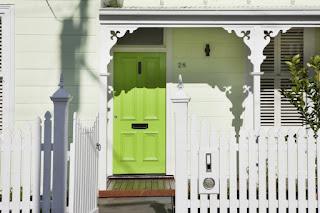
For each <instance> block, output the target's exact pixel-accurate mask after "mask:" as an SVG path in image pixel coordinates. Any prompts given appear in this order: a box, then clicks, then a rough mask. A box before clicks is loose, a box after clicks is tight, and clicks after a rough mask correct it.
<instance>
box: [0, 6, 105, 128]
mask: <svg viewBox="0 0 320 213" xmlns="http://www.w3.org/2000/svg"><path fill="white" fill-rule="evenodd" d="M48 2H49V3H50V6H51V9H52V11H51V9H50V6H49V5H48V4H47V3H46V1H44V0H11V1H9V0H2V1H1V3H11V4H14V5H15V26H16V32H15V33H16V35H15V53H16V54H15V60H16V61H15V66H16V71H15V88H16V91H15V103H16V104H15V119H16V121H17V123H18V124H19V123H22V122H24V121H26V120H32V119H34V118H35V116H38V115H43V114H44V113H45V111H46V110H48V109H49V110H52V102H51V100H50V98H49V96H50V95H52V94H53V92H54V91H55V90H56V88H57V84H58V83H59V75H60V72H61V71H63V73H64V78H65V82H66V89H67V90H68V91H69V92H70V93H71V94H72V96H73V97H74V98H73V100H72V102H71V110H70V111H71V112H74V111H78V112H80V115H81V116H82V117H83V118H84V119H87V118H93V117H94V116H96V115H97V113H98V101H99V100H98V95H99V94H98V92H99V91H98V83H97V81H98V75H97V68H98V63H99V62H98V56H97V54H96V51H97V47H98V45H97V37H96V34H97V32H96V30H97V24H98V21H97V17H98V8H99V2H98V1H96V0H65V1H62V0H54V1H52V0H49V1H48ZM55 16H56V17H55ZM70 116H71V115H70Z"/></svg>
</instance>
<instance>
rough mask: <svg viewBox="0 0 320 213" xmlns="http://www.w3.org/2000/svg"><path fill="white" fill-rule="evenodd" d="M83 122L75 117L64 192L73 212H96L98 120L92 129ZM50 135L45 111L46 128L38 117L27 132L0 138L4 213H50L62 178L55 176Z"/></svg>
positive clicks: (6, 133) (1, 209)
mask: <svg viewBox="0 0 320 213" xmlns="http://www.w3.org/2000/svg"><path fill="white" fill-rule="evenodd" d="M83 123H85V122H80V121H79V119H78V118H76V117H75V119H74V124H73V131H74V135H73V143H71V145H70V154H69V155H70V159H69V160H68V161H67V162H66V165H67V164H69V165H70V169H69V175H68V183H69V185H68V188H69V190H68V189H67V188H66V189H65V190H64V192H65V193H66V194H68V202H69V204H68V202H67V205H66V208H65V209H66V211H67V212H69V213H94V212H98V209H97V175H98V151H97V145H98V119H96V120H95V121H94V123H93V125H92V127H85V126H84V124H83ZM52 133H53V127H52V121H51V114H50V113H49V112H47V113H46V115H45V120H44V123H43V125H41V120H40V119H37V120H36V121H35V122H34V123H33V124H27V125H26V127H25V128H22V129H20V130H16V131H4V132H3V133H2V134H0V150H1V152H0V162H1V167H0V212H1V213H9V212H12V213H18V212H19V213H20V211H22V212H30V211H32V212H40V211H41V212H43V213H46V212H48V213H49V212H52V211H53V209H54V208H55V206H54V200H55V199H56V197H54V194H53V193H52V189H53V179H54V178H55V177H57V176H60V175H61V174H58V173H54V172H53V164H54V162H53V161H54V158H53V156H54V155H55V153H56V151H55V150H54V141H53V140H52V138H53V137H52ZM42 136H43V137H42ZM60 196H63V195H60Z"/></svg>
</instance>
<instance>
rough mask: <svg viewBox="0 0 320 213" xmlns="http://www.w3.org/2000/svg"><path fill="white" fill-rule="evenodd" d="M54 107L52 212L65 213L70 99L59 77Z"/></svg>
mask: <svg viewBox="0 0 320 213" xmlns="http://www.w3.org/2000/svg"><path fill="white" fill-rule="evenodd" d="M50 98H51V100H52V101H53V105H54V135H53V136H54V143H53V153H54V154H53V177H52V212H53V213H61V212H66V200H67V161H68V158H67V157H68V107H69V103H70V101H71V99H72V97H71V95H70V94H69V93H68V92H67V91H66V90H65V89H64V82H63V76H62V75H61V78H60V83H59V89H58V90H57V91H56V92H55V93H54V94H53V95H52V96H51V97H50Z"/></svg>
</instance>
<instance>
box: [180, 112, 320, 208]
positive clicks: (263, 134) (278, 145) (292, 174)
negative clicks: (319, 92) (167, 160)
mask: <svg viewBox="0 0 320 213" xmlns="http://www.w3.org/2000/svg"><path fill="white" fill-rule="evenodd" d="M189 123H191V124H190V126H189V128H188V129H189V134H190V135H189V137H188V138H189V140H188V143H187V146H186V147H187V149H185V150H177V152H176V155H177V156H176V157H177V158H176V159H177V161H176V167H180V166H182V167H183V166H185V165H186V167H187V169H186V170H185V171H184V174H179V175H176V183H177V184H176V190H177V192H176V200H177V202H176V210H177V211H176V212H177V213H183V212H188V210H189V211H190V212H191V213H198V210H200V212H201V213H202V212H203V213H204V212H205V213H207V212H208V210H210V213H212V212H220V213H224V212H238V211H239V212H245V213H247V212H254V213H256V212H259V213H264V212H269V213H271V212H279V213H285V212H294V213H296V212H299V213H301V212H308V213H313V212H317V211H319V210H320V202H319V199H320V198H319V195H320V162H318V160H317V159H320V139H319V138H318V140H316V139H314V138H313V133H312V132H311V131H306V129H304V128H301V129H299V130H296V131H293V130H288V129H284V128H283V129H282V128H280V129H268V130H264V131H259V132H253V131H252V130H251V131H242V132H240V137H238V138H237V137H236V136H235V135H236V134H235V132H234V131H233V130H230V131H220V132H219V131H215V130H214V129H211V128H210V124H209V122H207V121H203V120H202V121H201V122H200V121H199V120H198V119H197V118H196V117H193V118H192V119H191V121H190V122H189ZM184 151H185V153H183V152H184ZM183 156H185V157H186V158H185V159H183V158H181V157H183ZM210 157H211V159H210ZM208 163H211V167H210V165H209V167H207V164H208ZM206 178H212V179H214V181H215V186H214V187H213V188H212V189H210V188H207V189H206V188H205V187H204V185H203V183H204V180H205V179H206ZM180 183H187V184H185V185H181V184H180ZM206 186H208V185H206ZM179 187H182V188H179ZM185 187H187V188H185ZM181 191H183V192H186V193H184V194H180V192H181Z"/></svg>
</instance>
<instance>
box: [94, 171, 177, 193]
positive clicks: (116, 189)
mask: <svg viewBox="0 0 320 213" xmlns="http://www.w3.org/2000/svg"><path fill="white" fill-rule="evenodd" d="M174 194H175V181H174V178H173V177H172V176H113V177H109V178H108V180H107V190H105V191H99V197H100V198H117V197H173V196H174Z"/></svg>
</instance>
